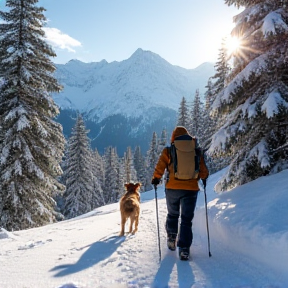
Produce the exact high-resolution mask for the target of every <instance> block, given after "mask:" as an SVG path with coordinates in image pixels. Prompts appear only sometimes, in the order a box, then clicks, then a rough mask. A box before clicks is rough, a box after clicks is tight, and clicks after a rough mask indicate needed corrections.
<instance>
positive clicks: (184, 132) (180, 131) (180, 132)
mask: <svg viewBox="0 0 288 288" xmlns="http://www.w3.org/2000/svg"><path fill="white" fill-rule="evenodd" d="M182 135H189V133H188V131H187V129H186V128H185V127H183V126H177V127H176V128H175V129H174V130H173V132H172V136H171V143H173V142H174V140H175V138H177V137H179V136H182Z"/></svg>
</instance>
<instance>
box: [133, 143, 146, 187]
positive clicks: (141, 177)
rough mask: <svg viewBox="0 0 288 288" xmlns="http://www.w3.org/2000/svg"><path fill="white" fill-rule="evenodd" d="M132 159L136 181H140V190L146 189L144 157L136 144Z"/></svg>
mask: <svg viewBox="0 0 288 288" xmlns="http://www.w3.org/2000/svg"><path fill="white" fill-rule="evenodd" d="M133 159H134V167H135V170H136V173H137V182H140V183H141V191H146V190H145V189H146V188H145V187H146V186H147V177H146V167H145V158H144V156H143V155H142V153H141V148H140V146H136V148H135V151H134V157H133ZM149 185H150V182H149Z"/></svg>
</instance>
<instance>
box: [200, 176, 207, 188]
mask: <svg viewBox="0 0 288 288" xmlns="http://www.w3.org/2000/svg"><path fill="white" fill-rule="evenodd" d="M201 181H202V183H203V186H204V188H205V187H206V183H207V178H205V179H201Z"/></svg>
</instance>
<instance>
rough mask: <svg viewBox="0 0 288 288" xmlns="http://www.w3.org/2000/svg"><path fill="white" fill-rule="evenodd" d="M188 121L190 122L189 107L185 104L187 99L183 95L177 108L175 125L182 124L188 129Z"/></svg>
mask: <svg viewBox="0 0 288 288" xmlns="http://www.w3.org/2000/svg"><path fill="white" fill-rule="evenodd" d="M189 123H190V117H189V109H188V105H187V100H186V98H185V97H184V96H183V97H182V100H181V102H180V107H179V109H178V120H177V126H183V127H185V128H186V129H188V126H189Z"/></svg>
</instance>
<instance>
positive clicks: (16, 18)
mask: <svg viewBox="0 0 288 288" xmlns="http://www.w3.org/2000/svg"><path fill="white" fill-rule="evenodd" d="M37 2H38V1H37V0H7V1H6V6H7V7H8V8H9V10H8V11H7V12H5V11H0V18H1V19H3V20H4V21H3V22H1V24H0V78H2V80H3V79H4V82H3V85H1V88H0V123H1V126H2V131H3V133H4V139H3V143H2V149H1V164H0V165H1V168H0V171H1V172H0V173H1V175H0V177H1V180H0V182H1V184H0V185H1V187H0V190H1V194H0V203H1V206H0V226H2V227H4V228H5V229H7V230H12V229H13V230H19V229H25V228H29V227H36V226H40V225H44V224H47V223H51V222H53V221H55V217H54V207H55V201H54V200H53V198H52V192H53V191H54V190H55V189H57V187H58V188H61V185H60V184H59V183H58V181H57V180H56V178H57V176H59V175H61V173H62V170H61V168H60V165H59V163H60V161H61V158H62V154H63V150H64V143H65V139H64V136H63V133H62V127H61V125H59V124H57V123H56V122H55V121H54V120H53V119H54V118H55V117H56V115H57V114H58V113H59V111H58V108H57V106H56V105H55V103H54V101H53V99H52V97H51V95H50V93H52V92H59V91H60V90H61V86H60V85H59V84H58V82H57V80H56V79H55V78H54V77H53V75H52V73H53V72H54V71H55V66H54V65H53V63H52V62H51V60H50V57H54V56H56V55H55V53H54V52H53V50H52V49H51V47H50V46H49V45H48V44H47V43H46V42H45V40H44V36H45V34H44V31H43V30H42V27H43V23H44V22H45V20H46V19H45V17H44V15H43V11H44V8H42V7H37V6H36V3H37Z"/></svg>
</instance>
